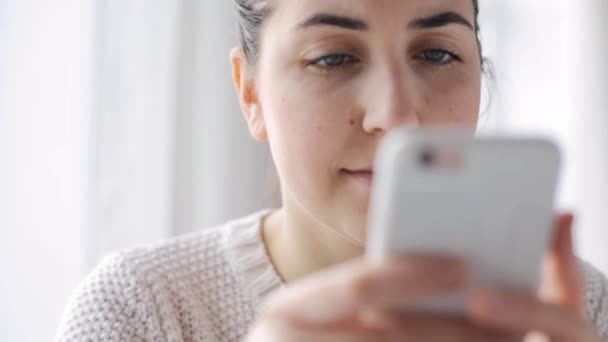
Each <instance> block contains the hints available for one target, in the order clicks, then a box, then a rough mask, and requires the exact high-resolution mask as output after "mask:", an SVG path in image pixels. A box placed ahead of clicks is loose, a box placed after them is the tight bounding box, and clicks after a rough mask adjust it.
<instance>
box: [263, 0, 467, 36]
mask: <svg viewBox="0 0 608 342" xmlns="http://www.w3.org/2000/svg"><path fill="white" fill-rule="evenodd" d="M273 3H274V19H276V20H275V21H276V22H278V23H280V25H281V26H282V27H285V28H287V27H294V26H297V24H298V23H299V21H301V20H303V19H304V18H306V17H308V16H310V15H314V14H317V13H329V14H339V15H345V16H350V17H356V18H360V19H362V20H365V21H366V22H367V23H368V24H369V25H370V28H372V29H373V27H374V26H386V25H387V24H398V25H400V24H403V25H405V24H406V23H407V22H408V21H410V20H412V19H414V18H418V17H425V16H430V15H433V14H436V13H439V12H445V11H454V12H457V13H459V14H460V15H462V16H463V17H465V18H467V19H468V20H469V21H471V22H473V21H474V20H475V14H474V7H473V0H274V1H273ZM374 24H375V25H374ZM404 27H405V26H404Z"/></svg>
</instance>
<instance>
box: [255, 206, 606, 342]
mask: <svg viewBox="0 0 608 342" xmlns="http://www.w3.org/2000/svg"><path fill="white" fill-rule="evenodd" d="M571 226H572V216H571V215H562V216H560V217H559V218H558V219H557V220H556V224H555V229H554V232H555V234H554V238H553V241H552V246H551V249H550V252H549V254H548V256H547V261H546V263H545V274H544V282H543V283H544V284H543V291H542V295H541V296H540V297H541V299H539V298H536V297H534V296H521V295H517V294H506V293H503V292H497V291H491V290H486V291H478V292H477V293H475V294H474V295H473V296H472V297H471V301H470V310H469V311H470V312H469V315H470V317H467V318H455V317H447V316H437V315H425V314H415V313H409V314H405V313H403V312H401V313H399V312H392V311H389V310H387V309H386V308H388V307H399V306H400V305H402V306H406V305H407V304H409V303H411V302H412V301H414V300H419V299H421V298H425V297H432V296H437V295H441V294H446V293H450V292H453V291H458V290H462V289H464V288H465V286H467V285H466V284H467V278H468V276H467V269H466V266H465V265H463V264H462V263H460V262H458V261H456V260H453V259H449V258H440V257H422V256H419V257H403V258H388V259H386V260H384V261H383V262H381V263H373V262H370V261H367V260H363V259H361V260H356V261H352V262H350V263H347V264H344V265H340V266H336V267H334V268H331V269H328V270H326V271H323V272H320V273H317V274H315V275H312V276H310V277H309V278H308V279H305V280H303V281H300V282H299V283H296V284H294V285H293V287H291V288H288V289H286V290H284V291H281V292H280V293H278V294H276V295H275V296H274V297H272V298H271V299H270V301H269V302H268V303H267V306H266V307H265V309H264V310H263V312H262V313H261V315H260V318H259V320H258V322H257V324H256V325H255V326H254V328H253V330H252V332H251V334H250V336H249V338H248V340H247V341H248V342H258V341H260V342H262V341H263V342H273V341H280V342H283V341H289V342H292V341H306V342H307V341H319V342H323V341H338V342H339V341H355V342H358V341H361V342H365V341H434V342H441V341H473V342H474V341H522V337H523V336H526V335H528V336H529V337H528V338H526V341H537V340H541V341H556V342H599V341H600V340H599V338H597V337H596V336H595V334H594V331H593V330H592V329H591V328H590V327H589V325H588V324H587V323H586V322H585V320H584V317H583V314H582V308H583V298H584V288H583V286H582V282H581V278H580V275H579V269H578V263H577V260H576V258H575V257H574V255H573V253H572V237H571ZM383 308H384V309H383ZM531 331H538V332H540V333H542V335H541V334H538V333H535V334H530V332H531Z"/></svg>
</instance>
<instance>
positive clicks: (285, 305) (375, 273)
mask: <svg viewBox="0 0 608 342" xmlns="http://www.w3.org/2000/svg"><path fill="white" fill-rule="evenodd" d="M464 269H465V267H464V266H463V265H462V263H460V262H457V261H454V260H453V259H451V258H443V257H414V256H413V257H407V258H387V259H386V260H383V261H382V262H377V261H369V260H365V259H360V260H356V261H352V262H349V263H347V264H344V265H340V266H337V267H333V268H331V269H328V270H326V271H322V272H319V273H317V274H315V275H313V276H310V277H309V278H307V279H304V280H302V281H299V282H298V283H295V284H293V286H291V287H290V288H288V289H286V290H284V291H282V292H281V293H278V294H277V295H276V296H275V297H274V298H272V299H270V300H269V302H268V305H267V308H266V311H267V315H273V316H276V315H279V316H280V317H283V318H288V319H293V320H298V321H301V322H302V323H308V324H312V325H318V324H323V323H324V324H331V323H335V322H340V321H344V320H350V319H353V318H356V316H357V313H358V311H359V308H360V307H362V306H364V305H378V304H379V303H380V304H386V303H387V302H391V303H401V304H402V303H405V302H407V301H408V300H412V299H413V298H419V297H422V296H430V295H437V294H440V293H444V292H448V291H453V290H454V289H455V288H457V287H461V286H463V284H464V280H463V279H464V276H463V274H464V273H465V271H464Z"/></svg>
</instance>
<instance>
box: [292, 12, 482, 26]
mask: <svg viewBox="0 0 608 342" xmlns="http://www.w3.org/2000/svg"><path fill="white" fill-rule="evenodd" d="M450 24H459V25H464V26H466V27H468V28H470V29H471V30H474V29H475V28H474V26H473V24H471V23H470V22H469V21H468V20H467V19H465V18H464V17H463V16H462V15H460V14H458V13H456V12H453V11H448V12H441V13H438V14H434V15H431V16H429V17H424V18H418V19H414V20H413V21H412V22H410V24H409V25H408V28H410V29H413V30H428V29H433V28H439V27H443V26H447V25H450ZM311 26H335V27H339V28H343V29H347V30H354V31H367V30H368V29H369V25H368V24H367V23H366V22H365V21H363V20H361V19H357V18H351V17H345V16H340V15H335V14H328V13H318V14H314V15H312V16H310V17H309V18H308V19H306V20H304V21H303V22H302V23H300V24H299V25H298V26H297V27H298V28H299V29H302V28H307V27H311Z"/></svg>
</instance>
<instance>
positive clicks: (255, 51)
mask: <svg viewBox="0 0 608 342" xmlns="http://www.w3.org/2000/svg"><path fill="white" fill-rule="evenodd" d="M472 1H473V8H474V11H475V30H476V32H477V44H478V46H479V54H480V58H481V62H482V65H483V64H484V59H483V58H482V56H483V54H482V53H481V40H480V38H479V21H478V18H479V0H472ZM234 2H235V5H236V9H237V12H238V14H239V18H238V23H239V33H240V36H241V46H242V48H243V51H244V52H245V56H246V57H247V60H248V61H249V63H251V64H254V63H255V62H256V61H257V60H258V57H259V54H260V34H261V32H262V30H263V28H264V23H265V22H266V19H267V18H268V17H269V16H270V14H271V12H272V8H271V0H234Z"/></svg>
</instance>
